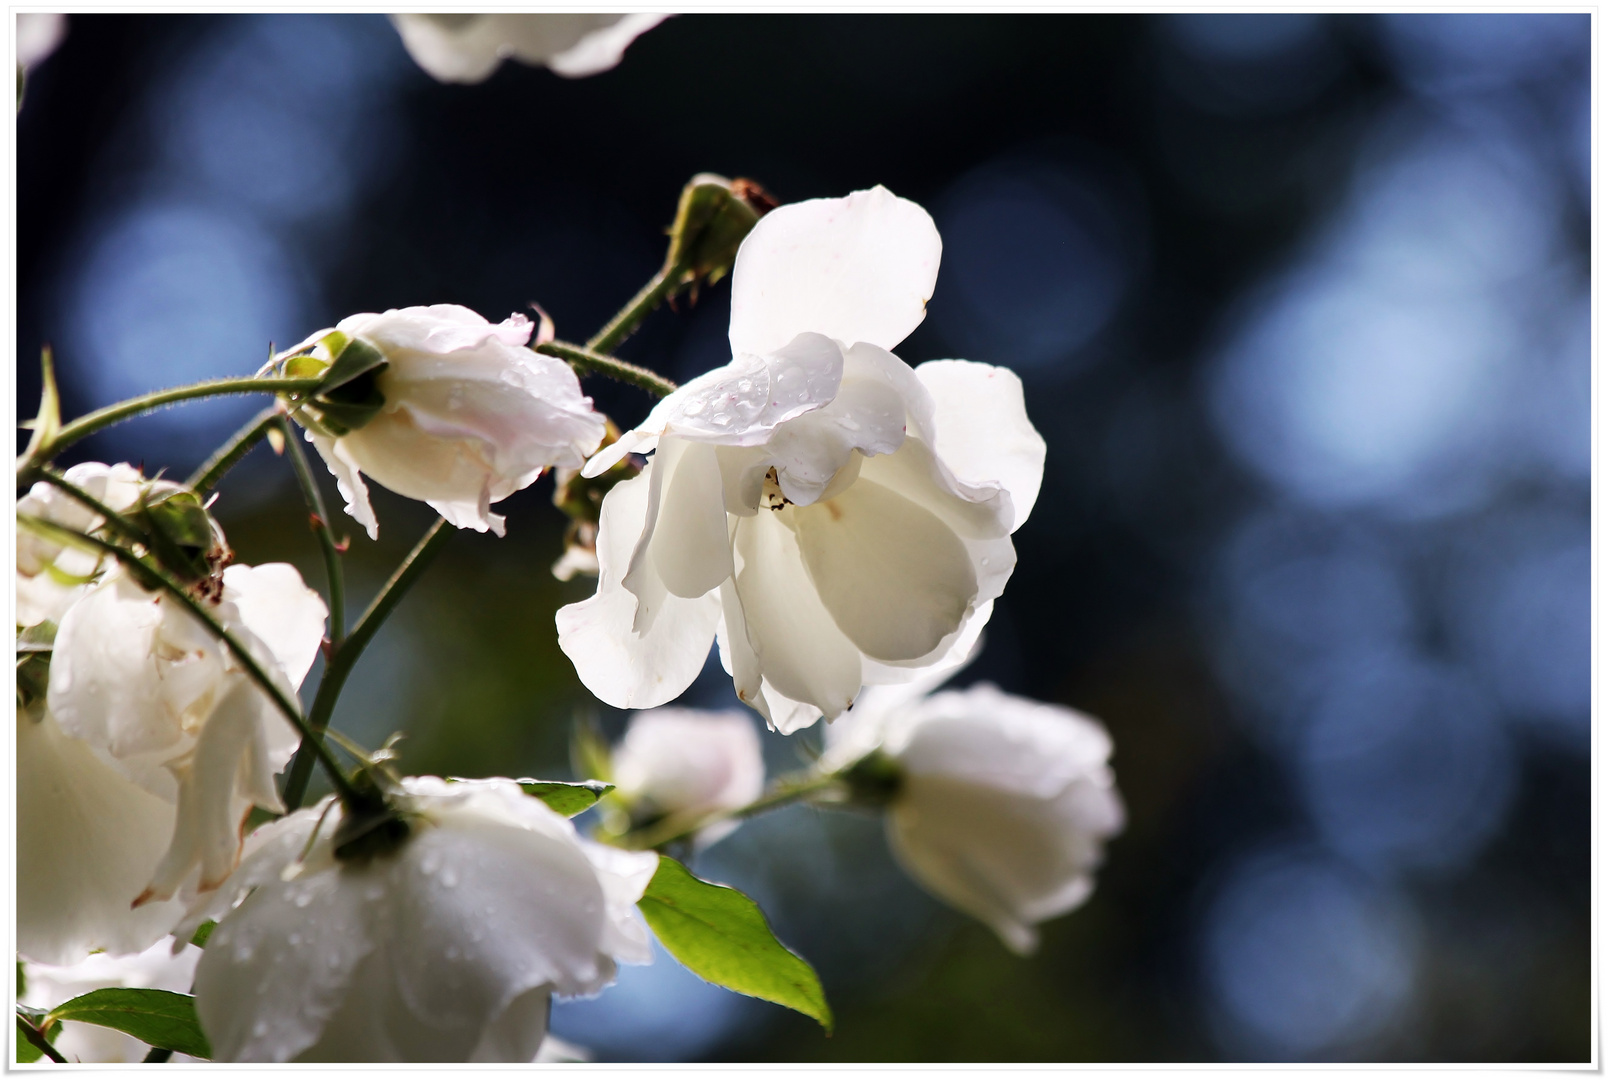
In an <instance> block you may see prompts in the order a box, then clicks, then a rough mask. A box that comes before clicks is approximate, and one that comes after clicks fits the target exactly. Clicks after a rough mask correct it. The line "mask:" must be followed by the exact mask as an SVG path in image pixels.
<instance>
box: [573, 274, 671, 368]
mask: <svg viewBox="0 0 1608 1080" xmlns="http://www.w3.org/2000/svg"><path fill="white" fill-rule="evenodd" d="M686 274H687V267H685V266H683V265H681V264H680V263H667V264H665V266H664V267H663V269H661V270H660V271H659V272H658V273H657V274H654V275H653V278H652V279H651V280H650V281H649V282H648V283H647V284H646V285H644V286H642V290H641V291H640V292H638V293H637V294H636V295H635V296H633V297H632V298H631V302H630V303H628V304H626V305H625V306H624V307H623V308H621V309H620V310H619V313H618V314H616V315H615V316H614V318H612V319H610V320H609V322H608V325H607V326H605V327H604V328H603V329H601V330H599V331H598V332H597V333H596V334H593V335H592V340H590V341H588V342H587V343H586V347H587V348H588V349H589V350H591V351H592V352H596V353H602V354H604V355H607V354H609V353H611V352H613V351H614V350H615V349H616V348H617V347H618V346H619V344H620V342H622V341H624V340H625V339H626V338H628V337H630V336H631V333H632V331H634V330H635V329H636V328H637V327H638V326H639V325H641V323H642V320H643V319H645V318H647V316H648V313H649V312H650V311H652V310H653V309H654V308H656V307H658V306H659V304H660V303H662V302H663V301H664V298H665V297H666V296H668V295H670V294H671V293H673V292H675V291H676V289H678V288H680V287H681V285H682V284H683V282H682V278H684V277H686Z"/></svg>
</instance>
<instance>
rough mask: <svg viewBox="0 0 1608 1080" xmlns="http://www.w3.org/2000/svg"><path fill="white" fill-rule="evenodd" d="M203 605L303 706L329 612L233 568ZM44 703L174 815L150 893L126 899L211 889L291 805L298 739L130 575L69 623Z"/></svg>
mask: <svg viewBox="0 0 1608 1080" xmlns="http://www.w3.org/2000/svg"><path fill="white" fill-rule="evenodd" d="M203 602H204V603H207V604H209V605H211V607H212V610H213V612H214V614H215V615H216V616H217V618H218V620H219V621H220V622H221V623H222V624H223V626H224V627H225V628H226V629H228V630H229V631H230V632H231V633H233V634H234V635H236V637H237V638H238V639H239V640H240V641H241V642H242V644H244V645H245V646H246V648H247V649H249V650H250V652H251V654H252V657H253V658H254V659H255V660H256V661H257V662H258V664H259V665H260V666H261V667H262V668H263V669H264V670H265V672H266V673H267V674H268V675H269V677H270V678H272V679H273V680H274V681H275V682H276V683H277V684H278V685H279V688H280V689H281V690H282V691H283V692H285V693H286V694H287V695H289V696H291V697H292V698H294V696H295V693H296V687H297V686H298V685H299V684H300V683H301V680H302V679H303V678H305V677H306V675H307V671H308V669H309V668H311V667H312V663H313V659H314V658H315V657H316V656H317V653H318V648H319V643H320V642H321V641H322V640H323V636H324V620H325V616H326V614H327V612H326V610H325V607H324V602H323V600H322V599H321V598H320V597H319V595H318V594H317V593H315V592H313V591H312V590H311V589H309V588H307V586H306V585H304V584H303V583H302V580H301V575H300V574H299V573H297V572H296V569H295V567H293V566H290V565H288V564H286V563H268V564H265V565H263V566H255V567H253V566H243V565H236V566H230V567H228V568H227V569H225V570H224V571H223V573H222V575H221V589H220V590H219V593H218V596H217V598H216V599H213V600H203ZM48 702H49V708H50V712H51V714H52V716H53V717H54V718H55V721H56V722H57V723H58V724H59V726H60V730H61V731H62V732H63V733H64V735H65V736H67V737H70V739H72V740H81V741H82V742H83V743H84V744H87V746H88V747H89V748H90V749H92V750H93V751H94V752H95V756H96V758H97V759H98V760H101V761H103V762H104V763H107V764H109V765H111V766H112V767H115V768H116V769H117V770H119V771H120V772H121V773H122V774H123V775H125V776H127V777H128V778H129V779H131V780H133V781H134V782H135V783H136V784H138V785H140V786H141V787H143V788H144V789H146V790H147V791H149V792H151V793H153V794H154V795H156V796H158V797H160V798H161V799H163V800H165V801H166V802H168V803H170V804H173V805H174V806H175V807H176V816H175V818H174V822H173V829H172V833H171V836H169V837H167V838H165V839H167V841H168V843H167V845H166V848H167V850H166V853H165V854H163V855H162V857H161V859H160V861H159V862H157V863H156V864H154V865H152V866H150V867H149V868H148V881H147V887H146V889H145V891H144V892H136V893H135V894H133V895H129V896H123V897H118V898H117V899H118V900H119V901H120V902H121V903H124V904H128V903H131V902H137V903H145V902H148V901H151V900H165V899H167V898H168V897H170V896H172V895H173V894H174V892H175V891H177V890H178V889H179V888H180V887H181V886H192V885H193V886H194V887H195V888H199V889H201V890H203V891H204V890H207V889H211V888H214V887H215V886H216V885H217V884H218V882H220V881H222V880H223V878H224V877H225V876H227V875H228V873H229V872H230V871H231V870H232V869H233V868H234V865H235V859H236V856H237V854H238V852H239V848H240V827H241V825H242V823H243V821H244V818H245V814H246V812H247V811H248V810H249V809H250V807H251V806H253V805H256V806H260V807H263V808H264V809H268V810H280V809H282V806H281V804H280V801H279V795H278V792H277V790H276V789H275V786H274V774H275V773H276V772H278V771H279V770H280V769H282V768H284V767H285V765H286V763H287V762H288V761H289V760H290V757H291V755H292V754H293V753H294V752H295V749H296V746H297V744H298V743H299V741H300V738H299V736H298V734H297V732H296V729H295V728H294V727H293V726H292V725H291V724H290V722H289V721H287V720H286V719H285V717H284V715H283V714H282V713H280V711H279V709H278V708H277V706H276V705H275V704H274V702H273V700H272V699H271V698H270V697H269V696H268V695H267V694H266V693H265V692H264V691H263V690H262V688H261V687H259V686H258V685H257V684H256V683H255V682H254V681H252V679H251V677H250V676H249V675H248V674H246V672H245V670H244V669H243V668H242V667H241V666H240V664H239V662H238V661H237V660H236V659H235V657H234V656H233V655H232V654H231V653H230V652H229V651H228V648H227V647H226V646H225V645H224V644H223V643H222V642H221V641H220V640H218V639H217V638H215V637H214V636H213V635H212V633H211V631H210V630H208V629H207V628H206V627H205V626H203V625H202V624H201V622H200V621H199V620H197V619H196V618H195V616H193V615H191V614H190V612H189V611H187V610H185V609H184V608H183V607H182V606H180V605H179V604H178V603H177V602H175V601H174V600H173V599H172V598H171V597H169V596H167V595H166V594H163V593H153V592H147V591H146V590H145V589H143V588H142V587H141V586H140V585H139V584H138V583H137V582H135V581H134V580H133V579H132V578H131V577H130V576H129V575H128V574H127V573H126V572H124V571H123V570H122V569H121V568H119V569H117V570H113V571H111V572H110V573H108V574H107V575H106V577H105V578H103V579H102V580H101V582H100V583H99V584H97V585H96V586H95V587H94V588H92V589H91V590H90V591H89V592H88V593H87V594H86V595H85V596H84V597H83V599H81V600H79V601H78V603H76V604H74V605H73V606H72V607H71V608H70V609H68V611H67V613H66V615H64V616H63V617H62V621H61V628H60V629H59V630H58V632H57V634H56V641H55V649H54V652H53V653H52V656H51V666H50V689H49V695H48ZM78 756H79V757H80V758H82V757H83V755H81V754H80V755H78ZM85 760H87V759H85ZM86 767H87V766H86ZM197 870H199V873H197V872H196V871H197Z"/></svg>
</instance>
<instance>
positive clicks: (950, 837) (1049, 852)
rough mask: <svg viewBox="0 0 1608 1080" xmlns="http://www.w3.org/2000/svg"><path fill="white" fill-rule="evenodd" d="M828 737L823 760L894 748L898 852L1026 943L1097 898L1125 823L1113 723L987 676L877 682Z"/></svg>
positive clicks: (961, 902) (1010, 938) (1017, 943)
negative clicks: (1106, 858)
mask: <svg viewBox="0 0 1608 1080" xmlns="http://www.w3.org/2000/svg"><path fill="white" fill-rule="evenodd" d="M946 674H947V673H946ZM827 742H828V749H827V753H826V754H825V756H824V757H823V758H822V762H821V764H822V767H823V768H826V769H838V768H843V767H846V766H849V765H851V764H852V763H853V762H854V761H855V760H857V759H859V758H861V757H862V756H863V755H865V754H866V753H868V752H870V751H872V750H876V749H880V751H881V753H883V754H885V755H887V757H888V758H891V759H892V761H893V762H894V763H895V764H896V766H897V773H898V779H897V781H896V782H895V784H896V786H895V788H894V791H895V793H894V795H893V797H892V800H891V802H890V803H889V805H888V808H887V822H888V839H889V843H890V846H891V847H892V848H893V851H894V854H895V856H896V857H897V858H898V860H899V862H900V863H901V864H902V865H903V866H904V867H905V869H906V870H907V871H909V873H910V875H911V876H912V877H914V878H915V879H916V880H917V881H919V882H921V884H922V885H924V886H925V887H926V888H927V889H928V890H929V891H930V892H932V893H933V894H935V895H937V896H938V897H940V898H942V899H943V900H945V901H947V902H949V903H950V904H952V905H954V906H955V907H957V908H959V909H960V910H962V911H964V912H966V913H968V914H970V915H973V916H975V917H977V918H978V919H980V920H982V921H983V922H984V923H986V924H987V925H988V926H990V927H992V928H993V930H994V931H995V932H996V933H997V934H999V936H1000V938H1001V939H1002V940H1003V941H1004V942H1005V944H1006V945H1007V946H1009V947H1010V948H1011V949H1012V950H1013V951H1015V952H1018V953H1024V954H1025V953H1029V952H1031V951H1033V949H1035V948H1036V947H1037V945H1038V931H1037V930H1036V929H1035V924H1037V923H1041V922H1043V921H1045V920H1046V919H1051V918H1054V917H1055V916H1057V915H1062V914H1065V913H1066V912H1068V911H1071V910H1072V909H1073V908H1075V907H1077V906H1078V905H1079V904H1081V903H1083V901H1084V900H1086V899H1087V898H1088V896H1089V894H1090V893H1091V892H1092V891H1093V890H1094V871H1095V869H1096V868H1097V867H1098V866H1099V864H1100V861H1101V858H1102V855H1103V848H1104V843H1105V841H1106V840H1107V839H1108V838H1110V837H1112V836H1114V835H1116V834H1117V833H1118V832H1120V831H1121V830H1122V827H1123V823H1124V811H1123V806H1122V800H1121V798H1120V797H1119V796H1118V794H1117V790H1116V787H1115V781H1114V779H1113V777H1112V773H1111V768H1110V766H1109V764H1108V763H1109V760H1110V757H1111V737H1110V736H1109V735H1107V734H1106V731H1105V728H1103V727H1102V726H1101V725H1100V724H1099V723H1098V722H1096V721H1095V720H1092V719H1090V718H1089V717H1087V716H1084V715H1083V714H1082V713H1079V712H1075V711H1074V710H1072V709H1069V708H1066V707H1065V706H1062V705H1049V704H1045V703H1043V702H1038V701H1031V700H1029V699H1027V698H1021V697H1016V696H1015V695H1012V694H1005V693H1001V692H1000V691H999V690H998V689H997V688H996V687H994V686H991V685H988V684H986V683H984V684H979V685H977V686H973V687H971V688H969V689H967V690H949V691H944V692H941V693H937V694H933V695H932V696H930V697H926V696H923V694H922V693H921V692H919V691H918V692H916V693H912V692H911V691H910V688H908V687H904V686H879V687H872V688H870V689H868V690H867V691H866V693H865V694H864V695H863V696H862V698H861V699H860V701H859V702H858V703H856V705H855V707H854V709H853V710H851V711H850V712H849V714H848V715H847V716H845V717H844V718H843V719H842V720H840V721H839V722H838V723H836V724H833V725H832V726H831V727H829V728H827Z"/></svg>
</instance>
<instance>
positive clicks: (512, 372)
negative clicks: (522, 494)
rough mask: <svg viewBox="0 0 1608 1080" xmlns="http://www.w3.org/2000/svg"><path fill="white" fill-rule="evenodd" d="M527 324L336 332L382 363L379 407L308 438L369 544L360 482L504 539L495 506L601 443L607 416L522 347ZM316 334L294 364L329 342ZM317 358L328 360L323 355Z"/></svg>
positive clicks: (566, 372) (408, 321) (429, 323)
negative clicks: (354, 422)
mask: <svg viewBox="0 0 1608 1080" xmlns="http://www.w3.org/2000/svg"><path fill="white" fill-rule="evenodd" d="M531 329H532V327H531V323H530V320H529V319H527V318H525V317H524V316H523V315H511V316H509V317H508V319H506V320H505V321H503V322H501V323H497V324H495V325H494V324H492V323H489V322H487V321H486V320H485V319H483V318H482V317H480V316H479V315H477V314H475V313H474V312H473V311H470V310H469V309H468V308H465V307H459V306H458V305H456V304H436V305H433V306H431V307H411V308H403V309H401V310H392V311H387V312H385V313H384V314H379V315H375V314H363V315H352V316H350V317H348V318H345V319H342V320H341V321H340V323H339V324H337V325H336V326H335V328H334V330H336V331H339V332H340V333H342V334H345V335H346V336H347V337H349V338H356V339H361V340H363V341H366V342H367V343H368V344H369V345H372V346H373V347H374V348H376V349H378V350H379V351H380V353H381V354H382V355H384V357H385V359H386V360H387V361H388V362H389V366H387V367H386V368H385V369H384V370H383V371H382V372H380V374H379V376H378V379H377V381H376V385H377V388H378V390H379V392H380V393H381V394H382V395H383V396H384V398H385V405H384V407H383V408H381V410H380V411H379V413H378V415H376V416H375V417H374V418H373V419H372V420H370V421H369V422H368V423H366V424H364V425H363V426H362V427H360V428H358V429H357V430H355V431H351V432H348V433H346V434H344V435H341V436H339V437H338V438H337V437H332V436H331V435H328V434H322V433H319V432H316V431H314V430H312V429H311V428H310V429H309V430H308V432H307V438H308V441H310V442H311V443H312V444H313V445H314V446H316V447H317V448H318V452H319V453H320V454H321V455H323V458H324V461H325V463H326V464H328V466H329V470H330V472H332V473H334V474H335V479H336V481H337V486H338V487H339V488H340V492H341V495H342V497H343V498H344V499H345V500H346V512H347V513H349V514H351V515H352V517H354V518H356V519H357V520H358V522H360V523H361V524H362V525H363V527H364V528H365V529H367V530H368V534H369V536H370V537H376V536H378V535H379V523H378V522H377V521H376V520H375V518H374V511H373V509H372V508H370V506H369V499H368V488H367V487H366V486H365V485H364V482H363V476H364V474H367V475H368V477H369V478H370V479H373V480H375V481H377V482H378V483H380V484H383V485H384V486H385V487H388V488H390V489H391V490H392V491H394V492H396V493H397V494H398V495H405V496H407V497H408V498H410V499H419V500H422V501H424V502H427V503H429V504H430V505H431V506H432V507H434V508H435V510H436V512H437V513H439V514H440V515H441V516H442V517H444V518H446V519H447V520H448V521H449V522H451V523H452V524H453V525H456V526H457V527H458V528H460V529H474V530H476V531H477V532H486V531H487V530H490V531H492V532H494V533H496V534H497V535H498V536H501V535H503V518H502V516H501V515H500V514H493V513H492V512H491V504H492V503H494V502H498V501H500V500H502V499H506V498H507V497H508V496H510V495H512V494H513V493H514V492H516V491H519V490H521V489H523V488H526V487H529V486H530V485H531V484H533V483H535V482H536V479H537V478H538V477H540V476H541V474H542V473H543V472H544V471H546V470H547V469H549V468H551V467H553V466H560V467H568V468H575V467H578V466H579V465H580V464H581V463H582V462H583V461H585V460H586V455H588V454H590V453H591V452H592V451H593V450H596V449H597V445H598V443H600V442H601V441H602V440H603V424H604V421H603V417H602V416H601V415H599V414H598V413H597V412H596V411H595V410H594V409H593V408H592V399H591V398H589V397H586V396H585V395H583V394H582V393H581V384H580V381H579V380H577V379H576V377H575V373H574V372H573V371H571V370H570V367H569V365H568V364H566V363H564V362H563V361H562V360H556V359H554V358H553V357H550V356H543V355H541V354H540V353H536V352H532V351H531V350H530V349H527V348H525V343H526V342H528V341H529V340H530V335H531ZM332 332H333V331H330V330H321V331H319V332H318V333H316V334H314V335H312V336H311V337H309V338H308V339H307V340H306V341H304V342H303V343H302V344H301V345H299V346H297V347H296V348H295V349H292V350H289V351H290V352H292V353H295V352H300V351H302V350H303V349H306V348H308V347H309V346H314V348H313V355H315V356H318V355H320V352H319V350H322V349H324V348H325V347H324V346H323V345H316V346H315V343H316V342H318V341H319V340H320V339H322V338H323V337H325V336H326V335H328V334H330V333H332ZM324 358H326V359H328V357H327V356H325V357H324Z"/></svg>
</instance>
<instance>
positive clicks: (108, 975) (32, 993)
mask: <svg viewBox="0 0 1608 1080" xmlns="http://www.w3.org/2000/svg"><path fill="white" fill-rule="evenodd" d="M173 945H174V941H173V939H172V938H170V937H164V938H163V939H162V940H160V941H158V942H157V943H156V944H155V945H152V946H151V947H150V948H148V949H146V950H145V951H144V952H142V953H137V954H135V955H133V956H110V955H108V954H106V953H97V954H95V955H94V956H90V957H87V958H85V959H83V960H81V961H79V962H78V963H76V964H71V965H66V966H56V965H51V964H37V963H29V964H28V965H27V966H26V968H25V970H26V973H27V979H28V991H27V993H25V994H23V995H22V997H21V998H20V999H19V1000H20V1002H21V1004H23V1005H32V1006H33V1007H35V1008H38V1009H53V1008H55V1007H56V1006H58V1005H61V1004H63V1003H65V1002H68V1001H71V1000H72V999H73V998H75V997H79V996H80V995H83V994H87V993H89V992H90V991H91V990H102V989H105V988H107V987H113V986H128V987H144V988H147V989H152V990H171V991H173V992H174V993H176V994H187V993H189V992H190V983H191V982H192V981H193V980H194V978H195V962H196V961H197V960H199V959H201V950H200V949H198V948H196V947H195V946H194V945H191V944H188V943H186V944H185V945H184V946H183V947H182V948H181V949H180V950H179V951H178V952H177V953H175V952H174V949H173ZM53 1043H54V1045H55V1047H56V1049H57V1050H59V1051H61V1054H62V1056H63V1057H65V1058H66V1059H67V1060H68V1061H81V1062H85V1063H102V1064H105V1063H122V1062H136V1061H144V1060H145V1055H146V1054H147V1053H149V1052H150V1049H151V1048H150V1046H148V1045H147V1044H145V1043H143V1042H141V1041H140V1040H138V1039H136V1038H135V1037H134V1036H132V1035H125V1034H123V1033H122V1032H121V1031H117V1030H115V1029H113V1028H109V1027H101V1026H100V1025H99V1024H86V1023H82V1022H80V1021H77V1020H64V1021H62V1025H61V1034H59V1035H57V1036H56V1038H55V1039H54V1040H53ZM171 1060H173V1061H175V1062H180V1061H194V1060H196V1059H195V1058H192V1057H190V1056H189V1055H187V1054H174V1055H173V1057H172V1059H171Z"/></svg>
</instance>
